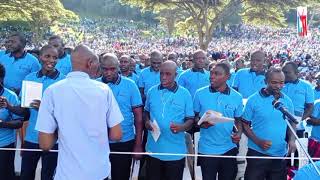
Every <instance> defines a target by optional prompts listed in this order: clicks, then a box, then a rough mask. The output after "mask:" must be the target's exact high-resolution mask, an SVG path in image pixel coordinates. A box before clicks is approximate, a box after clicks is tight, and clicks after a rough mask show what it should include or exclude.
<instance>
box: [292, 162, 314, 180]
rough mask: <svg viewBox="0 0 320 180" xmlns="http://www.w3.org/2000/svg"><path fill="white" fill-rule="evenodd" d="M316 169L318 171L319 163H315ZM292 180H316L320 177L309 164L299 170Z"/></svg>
mask: <svg viewBox="0 0 320 180" xmlns="http://www.w3.org/2000/svg"><path fill="white" fill-rule="evenodd" d="M315 164H316V166H317V167H318V169H320V161H317V162H315ZM293 179H294V180H318V179H320V175H319V174H318V173H317V171H316V170H315V169H314V166H313V165H312V164H311V163H309V164H307V165H305V166H303V167H302V168H300V169H299V170H298V171H297V172H296V173H295V175H294V177H293Z"/></svg>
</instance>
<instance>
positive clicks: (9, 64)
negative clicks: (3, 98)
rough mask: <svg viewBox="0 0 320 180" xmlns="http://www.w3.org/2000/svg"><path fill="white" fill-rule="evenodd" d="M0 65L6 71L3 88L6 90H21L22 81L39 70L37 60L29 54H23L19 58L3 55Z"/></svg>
mask: <svg viewBox="0 0 320 180" xmlns="http://www.w3.org/2000/svg"><path fill="white" fill-rule="evenodd" d="M0 63H1V64H2V65H3V66H4V68H5V69H6V76H5V78H4V86H5V87H6V88H8V89H12V88H14V89H21V86H22V80H23V79H24V78H25V77H26V76H27V75H28V74H30V73H32V72H36V71H39V70H40V69H41V66H40V63H39V61H38V59H37V58H35V57H34V56H33V55H31V54H29V53H24V54H23V55H22V57H20V58H17V59H16V58H14V57H13V56H12V55H11V54H5V55H3V56H2V57H1V58H0Z"/></svg>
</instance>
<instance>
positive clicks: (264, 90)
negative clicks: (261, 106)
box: [259, 88, 283, 98]
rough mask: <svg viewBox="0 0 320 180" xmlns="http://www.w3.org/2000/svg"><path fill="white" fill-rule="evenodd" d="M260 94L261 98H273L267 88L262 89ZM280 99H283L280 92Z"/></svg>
mask: <svg viewBox="0 0 320 180" xmlns="http://www.w3.org/2000/svg"><path fill="white" fill-rule="evenodd" d="M259 94H260V96H262V97H269V96H272V95H273V94H270V93H269V92H268V91H267V89H266V88H262V89H261V90H260V91H259ZM280 97H281V98H283V94H282V93H281V92H280Z"/></svg>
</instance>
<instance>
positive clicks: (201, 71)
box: [191, 68, 204, 73]
mask: <svg viewBox="0 0 320 180" xmlns="http://www.w3.org/2000/svg"><path fill="white" fill-rule="evenodd" d="M191 71H192V72H200V73H204V69H195V68H192V69H191Z"/></svg>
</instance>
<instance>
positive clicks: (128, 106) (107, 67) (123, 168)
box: [98, 53, 143, 180]
mask: <svg viewBox="0 0 320 180" xmlns="http://www.w3.org/2000/svg"><path fill="white" fill-rule="evenodd" d="M128 58H130V57H128ZM120 59H121V58H120ZM124 59H126V56H122V60H124ZM120 67H121V66H120ZM100 69H101V72H102V77H101V78H99V79H98V80H99V81H101V82H103V83H106V84H108V86H109V87H110V89H111V90H112V92H113V95H114V96H115V98H116V101H117V103H118V104H119V107H120V111H121V113H122V115H123V117H124V120H123V121H122V122H121V129H122V139H121V140H120V141H111V142H110V150H111V151H114V152H136V153H139V152H142V151H143V148H142V130H143V122H142V109H143V104H142V100H141V96H140V92H139V89H138V87H137V85H136V84H135V82H133V81H132V80H131V79H129V78H126V77H125V76H122V75H120V74H119V73H118V72H119V61H118V58H117V57H116V56H115V55H114V54H109V53H107V54H105V55H103V56H102V58H101V59H100ZM133 157H134V158H135V159H140V158H141V156H139V155H133ZM110 162H111V167H112V168H111V177H112V179H113V180H123V179H129V177H130V167H131V162H132V156H131V155H116V154H112V155H110Z"/></svg>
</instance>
